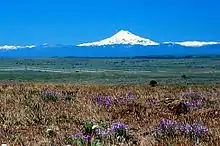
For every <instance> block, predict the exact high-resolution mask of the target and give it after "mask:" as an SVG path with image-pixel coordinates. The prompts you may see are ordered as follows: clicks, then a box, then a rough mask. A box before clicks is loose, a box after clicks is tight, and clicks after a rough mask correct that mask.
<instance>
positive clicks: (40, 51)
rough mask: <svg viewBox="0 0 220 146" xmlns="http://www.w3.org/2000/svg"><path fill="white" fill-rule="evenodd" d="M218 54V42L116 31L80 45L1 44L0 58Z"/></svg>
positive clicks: (219, 51)
mask: <svg viewBox="0 0 220 146" xmlns="http://www.w3.org/2000/svg"><path fill="white" fill-rule="evenodd" d="M217 54H220V42H214V41H212V42H200V41H186V42H163V43H158V42H155V41H152V40H150V39H148V38H142V37H139V36H137V35H134V34H132V33H130V32H129V31H125V30H122V31H119V32H118V33H116V34H115V35H113V36H112V37H109V38H106V39H104V40H101V41H96V42H91V43H82V44H79V45H62V44H57V45H51V44H48V43H45V44H43V45H24V46H19V45H14V46H13V45H3V46H0V57H53V56H57V57H66V56H73V57H132V56H155V55H156V56H166V55H171V56H187V55H217Z"/></svg>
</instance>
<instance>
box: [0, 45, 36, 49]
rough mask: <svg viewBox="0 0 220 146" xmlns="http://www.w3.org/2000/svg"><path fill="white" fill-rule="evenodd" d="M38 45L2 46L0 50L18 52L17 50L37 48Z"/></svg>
mask: <svg viewBox="0 0 220 146" xmlns="http://www.w3.org/2000/svg"><path fill="white" fill-rule="evenodd" d="M35 47H36V45H30V46H13V45H4V46H0V50H16V49H21V48H22V49H23V48H35Z"/></svg>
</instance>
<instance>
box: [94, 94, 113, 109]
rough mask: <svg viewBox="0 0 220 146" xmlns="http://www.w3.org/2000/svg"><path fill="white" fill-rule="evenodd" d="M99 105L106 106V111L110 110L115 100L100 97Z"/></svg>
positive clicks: (98, 99) (98, 98)
mask: <svg viewBox="0 0 220 146" xmlns="http://www.w3.org/2000/svg"><path fill="white" fill-rule="evenodd" d="M97 103H98V104H99V105H105V107H106V109H108V108H109V107H110V106H111V105H112V104H113V103H114V100H113V99H112V97H110V96H107V97H103V96H98V97H97Z"/></svg>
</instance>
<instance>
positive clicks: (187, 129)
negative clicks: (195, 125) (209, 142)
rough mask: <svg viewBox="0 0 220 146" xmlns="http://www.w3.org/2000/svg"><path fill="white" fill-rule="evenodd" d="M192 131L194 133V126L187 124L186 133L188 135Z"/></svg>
mask: <svg viewBox="0 0 220 146" xmlns="http://www.w3.org/2000/svg"><path fill="white" fill-rule="evenodd" d="M191 131H192V126H191V125H189V124H186V126H185V132H186V134H189V133H190V132H191Z"/></svg>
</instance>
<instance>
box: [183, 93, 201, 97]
mask: <svg viewBox="0 0 220 146" xmlns="http://www.w3.org/2000/svg"><path fill="white" fill-rule="evenodd" d="M182 98H183V99H189V98H191V99H195V98H202V95H201V94H200V93H198V92H190V93H186V94H184V95H183V96H182Z"/></svg>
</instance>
